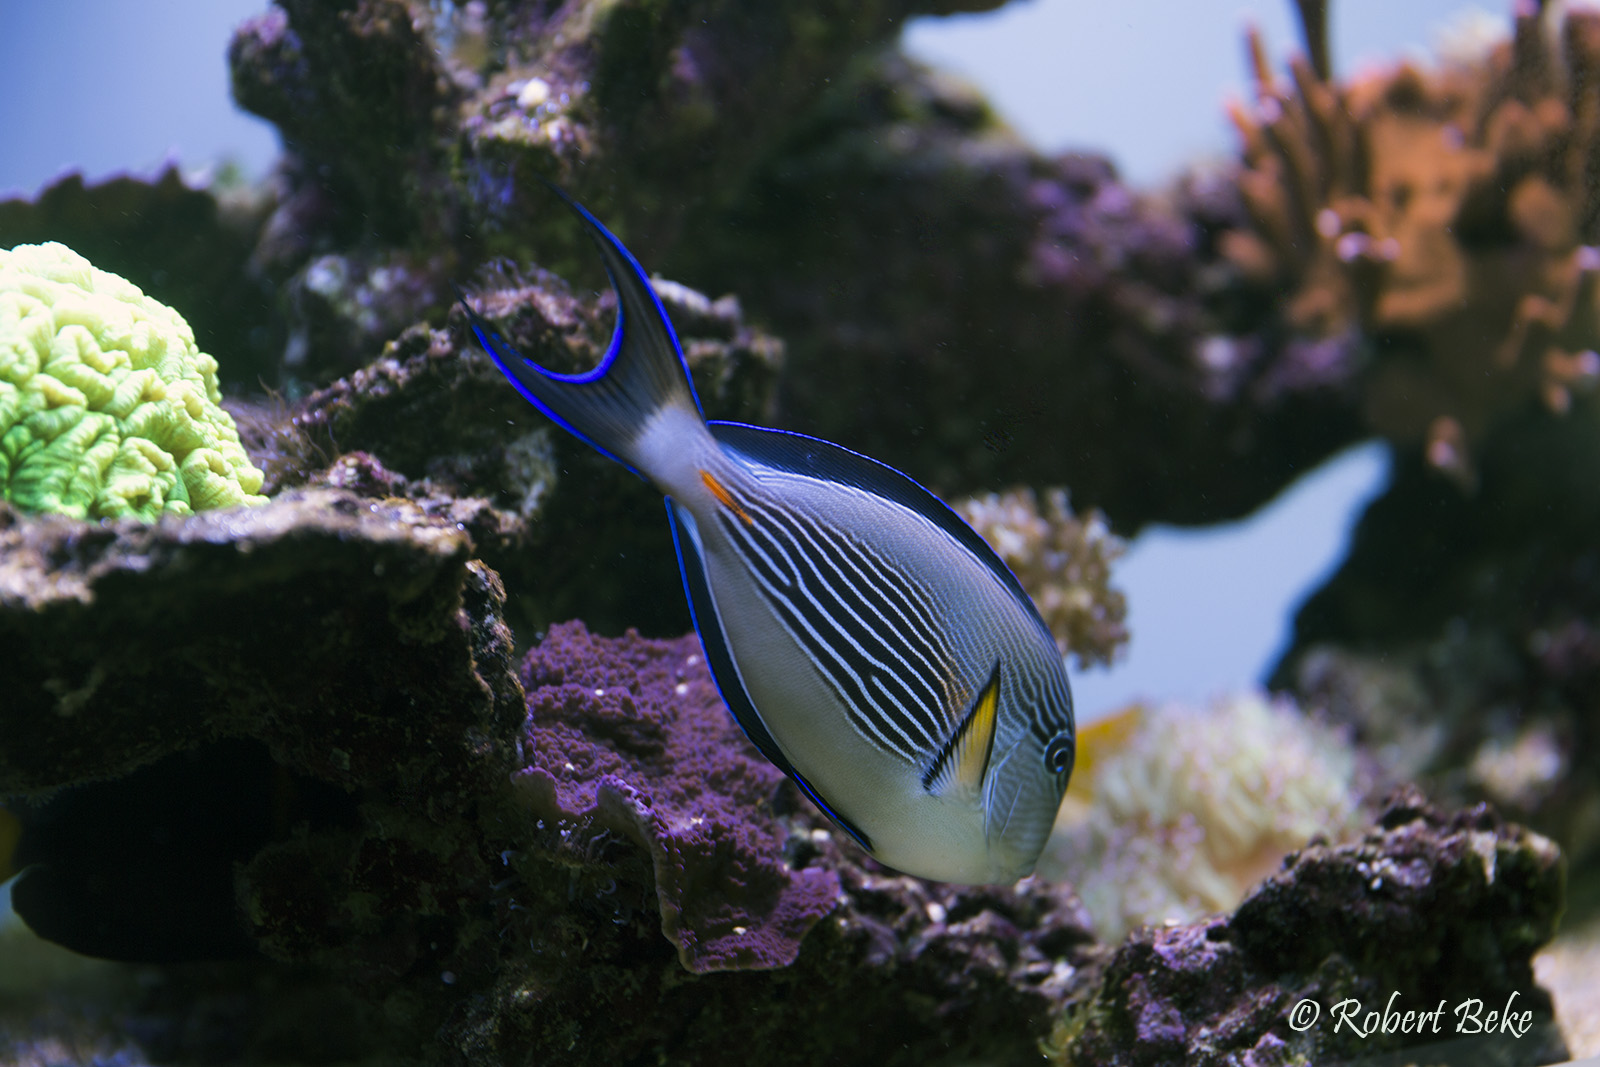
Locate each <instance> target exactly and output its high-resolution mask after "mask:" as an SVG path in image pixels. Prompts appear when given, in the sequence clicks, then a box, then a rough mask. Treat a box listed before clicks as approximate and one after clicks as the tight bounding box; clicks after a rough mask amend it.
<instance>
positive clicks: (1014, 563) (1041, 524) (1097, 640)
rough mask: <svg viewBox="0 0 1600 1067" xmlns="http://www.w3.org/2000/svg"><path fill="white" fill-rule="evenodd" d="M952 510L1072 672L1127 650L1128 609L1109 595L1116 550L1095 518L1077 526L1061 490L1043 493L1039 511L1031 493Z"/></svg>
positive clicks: (986, 498) (992, 497)
mask: <svg viewBox="0 0 1600 1067" xmlns="http://www.w3.org/2000/svg"><path fill="white" fill-rule="evenodd" d="M955 510H956V511H957V512H958V513H959V514H960V515H961V517H962V518H963V519H966V520H967V522H968V523H970V524H971V525H972V528H973V529H975V530H977V531H978V535H979V536H980V537H982V538H983V539H984V540H985V541H987V542H989V545H990V547H992V548H993V549H994V550H995V551H996V552H998V553H999V554H1000V558H1001V559H1003V560H1005V563H1006V566H1008V567H1010V568H1011V570H1012V572H1013V573H1014V574H1016V576H1017V579H1018V580H1019V581H1021V582H1022V587H1023V588H1024V589H1026V590H1027V591H1028V595H1029V596H1031V597H1032V598H1033V602H1034V604H1035V605H1037V606H1038V608H1039V614H1040V615H1043V616H1044V621H1045V622H1046V624H1048V625H1049V627H1050V632H1051V633H1053V634H1055V635H1056V644H1058V645H1060V646H1061V651H1062V653H1063V654H1066V653H1068V652H1070V653H1072V655H1073V656H1075V657H1076V658H1077V661H1078V666H1080V667H1088V666H1092V665H1093V664H1096V663H1103V664H1109V663H1111V662H1112V660H1113V659H1115V658H1116V655H1117V653H1118V651H1119V650H1120V649H1121V648H1122V647H1123V646H1124V645H1126V644H1127V642H1128V627H1127V626H1126V625H1125V624H1124V621H1123V620H1124V619H1125V618H1126V617H1127V614H1128V602H1127V598H1126V597H1124V596H1123V594H1122V592H1121V591H1120V590H1117V589H1113V588H1111V564H1112V563H1113V562H1115V561H1116V559H1117V558H1118V557H1119V556H1121V555H1122V553H1123V551H1124V546H1123V543H1122V539H1121V538H1119V537H1116V536H1115V535H1113V534H1112V533H1111V531H1110V529H1109V528H1108V527H1107V526H1106V522H1105V518H1104V516H1102V515H1101V514H1100V512H1098V511H1090V512H1089V513H1088V515H1086V516H1084V517H1083V518H1078V517H1077V516H1075V515H1074V514H1073V513H1072V508H1071V506H1070V505H1069V504H1068V503H1067V493H1066V490H1064V489H1051V490H1048V491H1047V492H1046V493H1045V499H1044V507H1043V508H1041V507H1040V506H1039V498H1038V497H1037V496H1036V495H1035V494H1034V492H1033V490H1031V489H1013V490H1012V491H1010V492H1007V493H999V494H996V493H988V494H985V495H983V496H975V497H969V498H967V499H965V500H962V501H959V502H957V503H956V505H955Z"/></svg>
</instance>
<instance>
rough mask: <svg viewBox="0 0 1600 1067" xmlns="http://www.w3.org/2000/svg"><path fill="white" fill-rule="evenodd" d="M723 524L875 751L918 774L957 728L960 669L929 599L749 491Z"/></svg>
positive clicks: (834, 532)
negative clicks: (895, 758) (891, 756)
mask: <svg viewBox="0 0 1600 1067" xmlns="http://www.w3.org/2000/svg"><path fill="white" fill-rule="evenodd" d="M737 502H738V504H739V507H740V509H742V511H743V512H744V516H747V517H748V521H746V518H745V517H744V516H741V515H740V514H738V513H737V512H736V511H734V510H733V509H730V508H724V509H719V511H718V512H717V517H718V520H719V523H720V525H721V528H722V531H723V532H724V533H725V534H726V535H727V537H728V540H729V542H730V543H731V544H732V546H733V548H734V550H735V552H737V553H738V555H739V558H740V559H741V560H742V561H743V562H744V564H745V566H746V567H747V568H748V569H749V571H750V574H751V576H752V577H753V578H754V579H755V582H756V586H757V588H758V589H759V590H760V592H761V594H762V596H763V597H764V599H765V600H766V602H767V604H768V605H769V606H770V607H771V608H772V610H773V612H774V613H775V614H776V615H777V617H778V619H779V621H780V622H781V623H782V625H783V627H784V629H785V630H786V631H787V632H788V633H789V635H790V636H791V637H792V638H793V639H794V640H795V643H796V644H797V645H799V647H800V648H801V650H802V651H803V652H804V653H805V655H806V656H807V658H809V659H810V660H811V662H812V663H813V664H814V665H815V666H816V668H817V670H818V672H819V673H820V674H821V675H822V677H823V678H824V679H825V680H826V681H827V683H828V684H829V686H830V687H831V688H832V689H833V692H834V693H835V695H836V696H837V697H838V698H839V702H840V703H841V704H843V705H844V708H845V711H846V714H847V716H848V718H849V720H850V722H851V724H852V725H854V726H855V727H856V729H857V730H859V731H860V732H861V733H862V735H864V736H865V737H866V738H868V740H870V741H871V742H872V743H873V744H874V745H876V746H877V747H879V748H881V749H883V750H884V751H886V752H889V753H891V754H894V755H897V756H899V757H901V758H902V759H904V760H905V761H906V762H908V763H910V764H911V765H912V766H914V767H917V768H919V769H920V768H921V767H922V765H923V764H924V763H926V762H927V760H928V759H929V757H930V755H931V754H932V753H934V752H937V751H939V749H940V748H941V747H942V746H943V745H944V744H945V743H946V741H947V739H948V736H949V734H950V733H951V731H952V730H953V729H954V727H955V715H956V709H957V705H958V703H959V701H958V699H957V693H956V692H955V690H956V686H957V682H956V678H955V664H956V660H955V657H954V655H953V653H952V650H951V648H950V645H949V642H948V641H947V639H946V635H945V633H944V631H943V629H942V628H941V627H940V626H939V625H938V624H937V619H938V611H937V610H936V608H935V605H934V601H933V598H932V597H931V596H930V595H929V592H928V590H926V589H924V588H922V587H921V586H919V585H918V584H917V583H916V582H914V581H912V580H911V579H910V578H909V577H908V576H907V575H906V574H905V573H904V572H903V571H902V570H900V569H899V568H896V567H895V566H893V565H892V564H891V563H890V562H889V561H887V560H886V559H884V558H883V557H882V556H881V555H880V554H878V553H877V552H876V551H874V550H873V549H872V548H871V547H869V546H868V545H866V544H864V543H862V542H861V541H860V540H858V539H855V538H852V537H850V536H848V535H847V534H845V533H844V532H842V531H841V530H839V529H838V528H837V527H835V526H833V525H831V524H829V523H827V522H826V521H824V520H821V519H819V518H818V517H816V516H812V515H808V514H805V513H804V512H802V511H800V510H798V509H796V508H792V507H789V506H786V505H785V504H783V503H782V502H781V501H779V500H776V499H774V498H772V497H767V496H766V495H765V494H759V495H758V494H757V493H754V492H750V491H748V490H746V491H742V492H740V493H739V495H738V501H737Z"/></svg>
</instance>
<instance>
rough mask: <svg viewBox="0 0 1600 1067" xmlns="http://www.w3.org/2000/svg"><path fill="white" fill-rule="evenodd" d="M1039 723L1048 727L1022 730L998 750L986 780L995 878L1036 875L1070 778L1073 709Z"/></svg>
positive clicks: (1009, 879)
mask: <svg viewBox="0 0 1600 1067" xmlns="http://www.w3.org/2000/svg"><path fill="white" fill-rule="evenodd" d="M1038 722H1039V723H1040V724H1050V725H1048V726H1046V727H1045V728H1043V729H1036V728H1031V727H1030V728H1029V729H1026V730H1022V731H1020V732H1019V734H1018V735H1017V737H1016V738H1015V739H1014V740H1012V741H1011V742H1010V743H1009V744H1008V745H1007V746H1006V747H1005V748H1004V749H1003V750H1001V751H997V752H995V754H994V761H993V765H992V766H991V767H990V769H989V775H988V779H989V780H988V782H987V783H985V784H986V787H987V788H986V789H985V794H986V795H985V798H984V836H985V838H986V840H987V844H988V850H989V864H990V868H991V871H992V872H993V873H994V875H995V877H994V879H993V880H994V881H995V882H1014V881H1016V880H1017V879H1019V878H1025V877H1027V876H1028V875H1030V874H1032V873H1033V867H1034V864H1035V863H1037V862H1038V859H1039V853H1041V852H1043V851H1044V845H1045V841H1046V840H1047V839H1048V838H1049V836H1050V831H1051V829H1052V827H1054V826H1055V821H1056V813H1057V811H1059V810H1060V808H1061V798H1062V796H1063V795H1064V794H1065V793H1066V791H1067V783H1068V782H1069V781H1070V780H1071V778H1072V764H1073V759H1074V757H1075V756H1076V753H1077V735H1076V733H1075V731H1074V730H1073V726H1072V716H1071V710H1070V708H1069V709H1067V711H1066V713H1065V714H1064V715H1060V716H1039V719H1038Z"/></svg>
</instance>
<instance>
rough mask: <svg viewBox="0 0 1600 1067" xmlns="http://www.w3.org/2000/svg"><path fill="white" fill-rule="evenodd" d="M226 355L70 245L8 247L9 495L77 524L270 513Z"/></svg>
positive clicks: (5, 493) (1, 393)
mask: <svg viewBox="0 0 1600 1067" xmlns="http://www.w3.org/2000/svg"><path fill="white" fill-rule="evenodd" d="M221 399H222V396H221V393H220V391H219V390H218V387H217V363H216V360H214V359H212V358H211V357H210V356H208V355H206V354H205V353H203V352H201V351H200V350H199V349H198V348H197V347H196V346H195V341H194V333H193V331H191V330H190V329H189V326H188V324H187V323H185V322H184V321H183V319H182V317H181V316H179V315H178V313H177V312H175V311H173V310H172V309H171V308H169V307H167V306H166V305H164V304H161V303H159V302H157V301H155V300H152V299H150V298H149V297H147V296H145V295H144V293H142V292H141V291H140V290H139V288H138V287H137V286H135V285H133V284H132V283H130V282H128V281H126V280H125V279H123V278H121V277H118V276H117V275H115V274H110V273H108V272H106V271H102V270H97V269H95V267H94V266H93V265H91V264H90V263H89V261H88V260H86V259H84V258H83V257H82V256H80V255H78V254H77V253H76V252H73V251H72V250H71V249H70V248H67V247H66V246H65V245H61V244H55V243H50V244H43V245H19V246H18V247H17V248H14V249H12V250H11V251H9V252H5V251H0V498H4V499H6V500H10V501H11V502H12V503H14V504H16V505H17V506H18V507H20V508H23V509H24V510H27V511H35V512H38V511H52V512H59V513H61V514H65V515H70V516H72V517H74V518H121V517H133V518H141V519H154V518H156V517H158V516H159V515H161V514H163V513H165V514H179V515H183V514H189V513H190V512H192V511H201V510H205V509H207V508H220V507H231V506H234V505H238V504H259V503H262V502H264V501H265V497H261V496H258V495H256V493H257V491H258V490H259V489H260V488H261V480H262V476H261V472H260V471H258V470H257V469H256V468H255V467H254V466H253V465H252V464H251V463H250V459H249V457H248V456H247V455H246V454H245V451H244V447H243V446H242V445H241V444H240V443H239V434H238V431H237V430H236V429H235V427H234V423H233V418H232V416H230V415H229V414H228V413H227V412H225V411H223V410H222V408H221V406H220V403H221Z"/></svg>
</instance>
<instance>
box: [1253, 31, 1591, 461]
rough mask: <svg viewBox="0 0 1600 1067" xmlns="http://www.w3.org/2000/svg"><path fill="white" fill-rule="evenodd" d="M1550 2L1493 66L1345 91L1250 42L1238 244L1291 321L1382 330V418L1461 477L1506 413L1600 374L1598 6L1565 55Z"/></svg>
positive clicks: (1377, 378)
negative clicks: (1275, 64)
mask: <svg viewBox="0 0 1600 1067" xmlns="http://www.w3.org/2000/svg"><path fill="white" fill-rule="evenodd" d="M1542 6H1543V5H1537V6H1534V5H1526V4H1525V5H1521V6H1519V7H1518V10H1517V17H1516V30H1515V35H1514V36H1513V38H1512V39H1511V40H1509V41H1506V42H1503V43H1501V44H1499V45H1497V46H1495V47H1494V48H1492V49H1491V50H1489V51H1488V53H1487V54H1486V55H1483V56H1481V57H1480V58H1473V59H1461V58H1454V59H1451V60H1448V61H1445V62H1443V63H1441V65H1439V66H1438V67H1437V68H1435V69H1428V70H1424V69H1422V68H1419V67H1417V66H1414V65H1412V64H1410V63H1402V64H1400V65H1399V66H1397V67H1394V68H1392V69H1389V70H1384V71H1379V72H1375V73H1368V74H1363V75H1360V76H1357V77H1356V78H1354V79H1352V80H1350V81H1349V82H1347V83H1345V84H1333V83H1330V82H1329V81H1327V80H1325V79H1324V78H1322V77H1319V76H1318V75H1317V73H1315V72H1314V71H1313V69H1312V66H1311V64H1310V63H1309V62H1307V61H1306V60H1304V59H1296V60H1295V61H1294V62H1293V63H1292V64H1291V71H1292V76H1293V77H1292V82H1291V83H1290V84H1288V85H1285V84H1283V83H1282V82H1280V81H1279V80H1278V79H1277V78H1275V77H1274V75H1273V74H1272V72H1271V70H1270V69H1269V67H1268V65H1267V63H1266V61H1265V59H1264V57H1263V55H1262V50H1261V43H1260V40H1259V38H1256V37H1254V36H1252V38H1251V46H1252V52H1253V54H1254V57H1255V79H1256V86H1257V92H1256V101H1255V103H1254V106H1253V107H1244V106H1240V107H1236V108H1235V109H1234V114H1233V118H1234V122H1235V124H1236V125H1237V126H1238V128H1239V132H1240V134H1241V136H1242V138H1243V142H1244V151H1243V155H1244V170H1243V173H1241V175H1240V176H1239V188H1240V192H1241V194H1242V195H1243V197H1244V199H1245V203H1246V205H1247V207H1248V209H1249V211H1250V214H1251V216H1252V219H1253V226H1252V227H1251V228H1249V229H1245V230H1234V231H1232V232H1230V233H1228V234H1227V235H1226V237H1225V240H1224V246H1223V247H1224V250H1225V252H1226V253H1227V255H1228V256H1229V258H1230V259H1232V260H1233V261H1234V263H1235V264H1236V265H1237V266H1238V267H1240V268H1241V269H1242V270H1244V271H1245V272H1246V273H1247V274H1250V275H1252V276H1254V277H1255V278H1257V280H1258V281H1260V282H1262V283H1263V284H1266V285H1268V286H1271V287H1273V288H1277V289H1279V290H1281V291H1282V292H1283V294H1284V296H1285V299H1286V301H1287V311H1286V315H1287V318H1288V320H1289V325H1290V327H1291V328H1292V329H1293V330H1295V331H1296V332H1300V333H1306V334H1311V335H1314V336H1321V337H1337V336H1348V335H1352V334H1359V335H1361V336H1364V337H1366V338H1369V339H1370V341H1371V345H1372V349H1373V352H1374V355H1373V358H1372V362H1371V365H1370V366H1369V368H1368V372H1367V375H1366V380H1365V382H1364V386H1363V396H1364V409H1365V416H1366V418H1367V421H1368V423H1369V424H1370V425H1371V426H1372V428H1373V429H1374V430H1376V431H1377V432H1379V433H1381V434H1383V435H1384V436H1385V437H1388V438H1389V439H1391V440H1393V441H1396V442H1397V443H1400V444H1402V445H1410V446H1417V445H1420V446H1421V447H1422V448H1423V449H1424V450H1425V454H1426V456H1427V458H1428V460H1429V462H1430V463H1431V464H1432V465H1433V466H1434V467H1435V468H1437V469H1439V470H1440V471H1442V472H1444V473H1446V474H1448V475H1450V476H1452V477H1454V478H1455V479H1456V480H1458V481H1459V482H1461V483H1462V484H1463V485H1466V486H1470V485H1471V484H1472V483H1473V480H1474V474H1473V467H1472V459H1471V449H1472V448H1473V447H1474V445H1475V444H1476V443H1481V442H1482V440H1483V439H1484V437H1485V436H1486V435H1487V434H1488V432H1489V431H1490V430H1491V429H1492V428H1493V427H1494V426H1495V425H1496V423H1498V422H1499V421H1501V420H1502V419H1504V418H1505V417H1507V416H1509V415H1512V414H1515V413H1517V412H1519V411H1522V410H1525V409H1527V408H1529V407H1530V406H1533V405H1535V404H1542V405H1543V406H1544V407H1545V408H1547V409H1549V410H1550V411H1552V412H1555V413H1564V412H1566V411H1567V409H1568V408H1569V407H1570V406H1571V404H1572V401H1573V398H1574V395H1575V393H1580V392H1582V391H1585V390H1587V389H1589V388H1591V387H1592V386H1593V385H1594V384H1595V382H1596V380H1597V379H1600V355H1596V348H1597V347H1600V321H1597V318H1596V311H1597V308H1596V288H1595V286H1596V280H1597V277H1600V251H1597V250H1596V249H1595V248H1594V247H1593V246H1594V245H1595V244H1596V242H1597V241H1600V234H1597V233H1596V229H1597V226H1596V223H1597V219H1600V192H1597V191H1596V187H1595V183H1594V182H1593V173H1594V169H1595V166H1596V161H1597V160H1600V97H1597V96H1596V95H1595V93H1594V91H1593V86H1594V85H1595V84H1596V79H1597V78H1600V13H1597V12H1578V11H1575V12H1572V13H1570V14H1569V15H1568V16H1567V18H1566V20H1565V22H1564V23H1563V25H1562V32H1561V35H1560V47H1559V48H1557V47H1554V46H1553V45H1552V43H1551V39H1550V38H1548V37H1547V35H1546V33H1545V28H1544V26H1543V25H1542V22H1543V20H1544V17H1545V13H1544V12H1543V11H1542V10H1541V9H1542Z"/></svg>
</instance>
